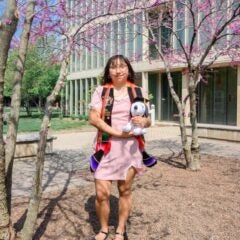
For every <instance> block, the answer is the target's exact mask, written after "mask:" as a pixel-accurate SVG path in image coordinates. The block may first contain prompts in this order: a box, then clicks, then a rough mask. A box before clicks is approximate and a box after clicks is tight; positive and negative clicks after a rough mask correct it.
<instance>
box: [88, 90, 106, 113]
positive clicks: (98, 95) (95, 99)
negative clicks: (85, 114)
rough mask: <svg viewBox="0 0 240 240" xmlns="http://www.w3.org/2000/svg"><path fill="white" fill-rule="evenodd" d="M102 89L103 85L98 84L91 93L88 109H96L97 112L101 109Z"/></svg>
mask: <svg viewBox="0 0 240 240" xmlns="http://www.w3.org/2000/svg"><path fill="white" fill-rule="evenodd" d="M102 90H103V87H102V86H99V87H97V88H96V90H95V91H94V93H93V94H92V97H91V102H90V105H89V108H90V109H96V110H98V111H99V112H100V111H101V109H102Z"/></svg>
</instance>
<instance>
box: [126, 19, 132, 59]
mask: <svg viewBox="0 0 240 240" xmlns="http://www.w3.org/2000/svg"><path fill="white" fill-rule="evenodd" d="M133 31H134V27H133V16H130V17H128V18H127V36H128V37H127V45H128V48H127V53H126V55H127V57H128V58H129V59H130V61H132V60H133V58H134V56H133V54H134V32H133Z"/></svg>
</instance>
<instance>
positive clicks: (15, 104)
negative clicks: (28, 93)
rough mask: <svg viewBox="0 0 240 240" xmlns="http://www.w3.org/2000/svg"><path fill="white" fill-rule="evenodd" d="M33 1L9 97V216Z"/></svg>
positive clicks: (25, 22) (7, 162)
mask: <svg viewBox="0 0 240 240" xmlns="http://www.w3.org/2000/svg"><path fill="white" fill-rule="evenodd" d="M34 8H35V1H30V2H29V3H28V6H27V10H26V16H25V21H24V26H23V32H22V35H21V41H20V46H19V52H18V56H17V61H16V69H15V74H14V79H13V91H12V96H11V112H10V118H9V125H8V133H7V144H6V147H5V150H6V187H7V203H8V210H9V214H11V191H12V168H13V159H14V152H15V146H16V138H17V129H18V122H19V112H20V106H21V85H22V78H23V74H24V67H25V60H26V54H27V49H28V43H29V36H30V30H31V25H32V21H33V15H34Z"/></svg>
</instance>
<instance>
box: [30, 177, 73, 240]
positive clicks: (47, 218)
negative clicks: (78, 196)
mask: <svg viewBox="0 0 240 240" xmlns="http://www.w3.org/2000/svg"><path fill="white" fill-rule="evenodd" d="M70 181H71V174H70V173H69V175H68V178H67V181H66V182H65V185H64V187H63V189H62V191H61V193H60V194H59V195H58V196H57V197H55V198H52V199H51V200H50V201H49V203H48V205H46V206H45V207H44V208H43V209H42V210H41V212H40V213H39V214H38V218H39V217H41V216H42V215H43V214H44V213H45V211H46V213H45V217H44V219H43V221H42V222H41V223H40V225H39V226H38V228H37V229H36V231H35V234H34V235H33V239H34V240H39V239H41V237H42V236H43V234H44V232H45V231H46V229H47V225H48V223H49V222H50V220H51V216H52V213H53V211H54V209H55V207H56V206H57V204H58V203H59V202H60V201H61V199H62V198H63V196H64V195H65V194H66V192H67V189H68V186H69V184H70Z"/></svg>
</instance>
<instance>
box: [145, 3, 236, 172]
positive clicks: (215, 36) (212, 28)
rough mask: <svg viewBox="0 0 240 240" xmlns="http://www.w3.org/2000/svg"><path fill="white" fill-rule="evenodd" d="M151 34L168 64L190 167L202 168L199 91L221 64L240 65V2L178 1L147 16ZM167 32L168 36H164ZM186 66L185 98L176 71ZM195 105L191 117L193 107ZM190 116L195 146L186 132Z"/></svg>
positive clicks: (146, 22)
mask: <svg viewBox="0 0 240 240" xmlns="http://www.w3.org/2000/svg"><path fill="white" fill-rule="evenodd" d="M142 24H144V25H145V27H146V28H147V29H148V30H149V42H150V45H152V46H153V47H154V48H155V51H156V54H157V58H159V59H160V60H161V62H162V63H163V64H164V68H165V71H166V73H167V78H168V83H169V88H170V92H171V95H172V97H173V99H174V102H175V103H176V106H177V109H178V116H179V123H180V130H181V139H182V148H183V153H184V156H185V159H186V166H187V167H188V168H190V169H192V170H198V169H200V154H199V142H198V131H197V117H196V113H197V111H196V102H197V97H196V89H197V86H198V84H199V83H200V82H201V81H203V82H206V81H207V78H206V74H207V72H208V71H209V68H210V67H212V66H213V65H214V63H217V62H218V61H224V62H226V63H228V64H233V65H236V64H239V62H240V51H239V46H240V36H239V35H240V3H239V1H237V0H230V1H229V0H221V1H218V0H216V1H209V0H202V1H197V0H173V1H166V3H164V4H162V5H161V6H160V7H157V8H154V9H152V11H150V12H147V13H146V14H145V22H144V23H142ZM163 31H164V32H165V34H162V35H161V33H163ZM175 66H182V68H183V69H184V72H183V74H184V77H185V78H186V83H187V89H188V93H187V94H186V95H185V96H182V99H180V97H179V96H178V95H177V93H176V91H175V90H174V85H173V80H172V73H171V71H172V69H173V68H174V67H175ZM188 104H189V105H190V111H189V112H188V109H187V105H188ZM187 117H190V125H191V142H188V138H187V133H186V118H187Z"/></svg>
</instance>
